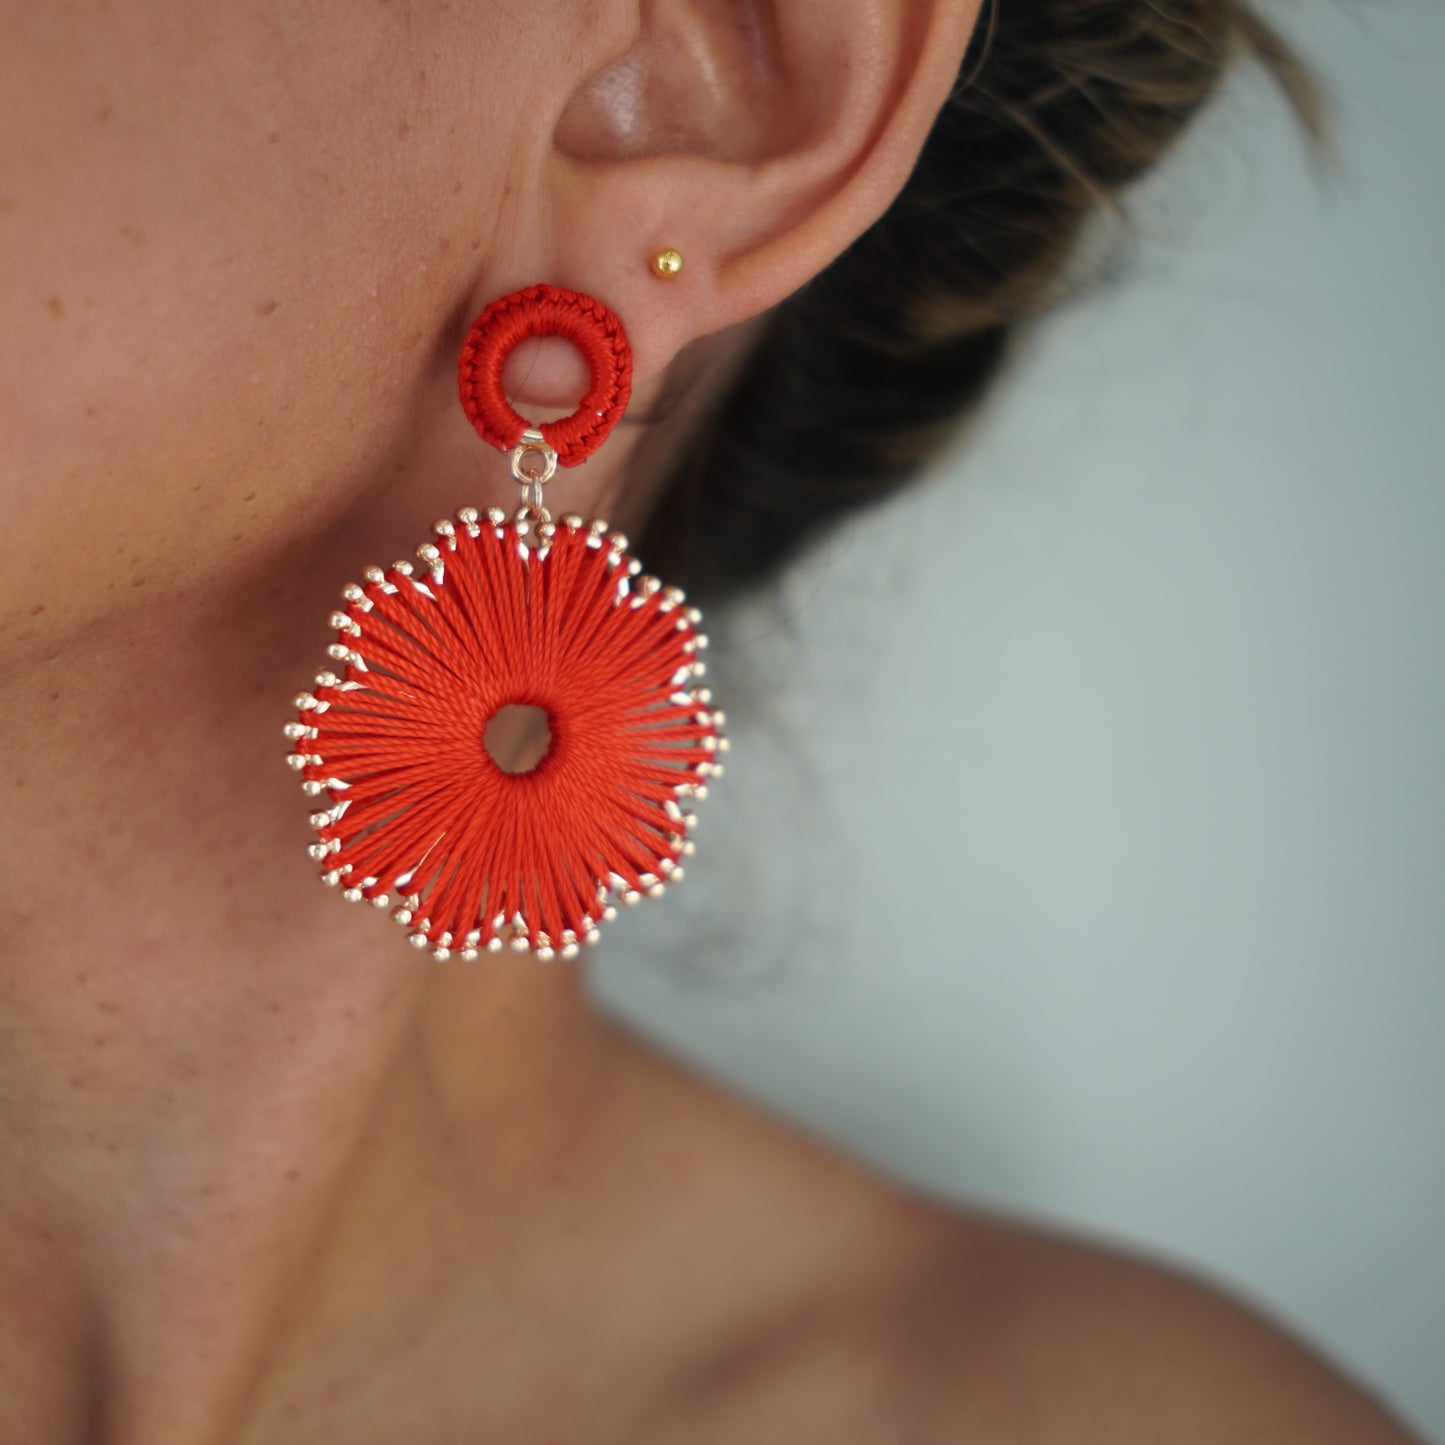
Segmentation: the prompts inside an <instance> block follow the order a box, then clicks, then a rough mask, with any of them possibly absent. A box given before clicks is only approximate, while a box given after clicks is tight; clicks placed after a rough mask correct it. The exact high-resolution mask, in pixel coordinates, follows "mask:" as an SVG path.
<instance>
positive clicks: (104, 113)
mask: <svg viewBox="0 0 1445 1445" xmlns="http://www.w3.org/2000/svg"><path fill="white" fill-rule="evenodd" d="M95 119H96V124H97V125H104V124H105V123H106V121H108V120H109V119H110V102H109V101H105V102H103V103H102V104H100V105H98V106H97V107H96V109H95Z"/></svg>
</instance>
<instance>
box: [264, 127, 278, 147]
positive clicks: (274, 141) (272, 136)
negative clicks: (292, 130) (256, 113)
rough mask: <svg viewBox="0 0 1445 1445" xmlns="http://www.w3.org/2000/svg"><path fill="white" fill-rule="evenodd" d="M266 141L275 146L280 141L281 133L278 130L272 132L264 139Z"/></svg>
mask: <svg viewBox="0 0 1445 1445" xmlns="http://www.w3.org/2000/svg"><path fill="white" fill-rule="evenodd" d="M266 139H267V140H268V141H270V142H271V144H272V145H276V144H278V143H279V142H280V140H281V132H280V131H279V130H273V131H272V132H271V134H270V135H268V136H267V137H266Z"/></svg>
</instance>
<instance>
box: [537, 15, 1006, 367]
mask: <svg viewBox="0 0 1445 1445" xmlns="http://www.w3.org/2000/svg"><path fill="white" fill-rule="evenodd" d="M633 3H634V5H635V8H634V9H633V11H632V13H631V15H630V17H629V21H630V22H631V23H629V25H628V26H627V27H626V28H627V30H628V32H629V33H630V40H629V42H628V43H626V44H625V45H624V46H623V47H621V48H619V49H617V50H616V51H615V53H613V54H611V55H606V56H599V57H595V63H594V64H592V65H591V66H590V68H586V71H585V77H584V78H583V79H581V80H580V81H579V82H578V83H577V84H576V86H575V88H573V89H572V91H571V93H570V94H569V95H567V96H566V97H565V98H564V99H563V103H562V108H561V110H560V113H559V117H558V120H557V124H556V127H555V131H554V134H553V139H552V148H551V152H550V154H549V155H548V157H547V165H546V168H545V172H546V173H545V177H544V180H543V187H542V189H543V193H544V194H543V197H542V201H543V207H544V209H545V210H546V211H547V212H549V214H546V215H545V217H544V218H543V219H544V223H545V228H544V230H543V232H542V234H544V235H545V236H546V237H547V240H546V243H545V246H544V247H540V248H538V249H539V250H545V251H546V252H547V253H549V254H548V255H546V256H545V258H543V257H539V258H538V259H539V260H545V263H546V264H547V265H548V266H549V270H548V272H547V279H552V280H555V281H557V282H559V283H560V284H563V285H568V286H573V287H576V288H578V289H580V290H584V291H590V292H592V294H594V295H597V296H599V297H600V298H602V299H603V300H605V301H607V303H608V304H609V305H611V306H612V307H613V308H614V309H615V310H617V311H618V312H619V314H620V315H621V316H622V318H623V321H624V324H625V325H626V326H627V328H628V333H629V335H630V337H631V339H632V341H633V349H634V353H635V357H636V364H637V376H638V379H639V380H640V381H645V380H646V379H647V378H648V377H649V376H650V375H652V374H655V373H656V372H658V371H660V370H661V369H662V368H663V367H664V366H666V365H667V364H668V363H669V362H670V361H671V360H672V358H673V356H675V355H676V354H677V352H678V351H679V350H680V349H681V348H682V347H683V346H685V345H686V344H687V343H688V342H689V341H692V340H693V339H695V338H696V337H699V336H704V335H708V334H710V333H712V332H715V331H718V330H721V329H722V328H724V327H726V326H729V325H731V324H733V323H736V322H738V321H742V320H744V319H746V318H748V317H750V316H755V315H757V314H758V313H760V312H762V311H764V310H766V309H767V308H769V307H770V306H773V305H775V304H777V303H778V302H779V301H781V300H782V299H783V298H784V297H786V296H788V295H789V294H790V293H791V292H793V291H795V290H796V289H797V288H798V287H800V286H801V285H802V284H803V283H804V282H806V281H807V280H808V279H809V278H810V277H812V276H814V275H816V274H817V273H818V272H819V271H820V270H822V269H823V268H824V267H825V266H826V265H827V264H828V263H829V262H830V261H831V260H832V259H833V258H834V257H835V256H837V255H838V254H839V253H840V252H841V251H843V250H844V249H845V248H846V247H847V246H848V245H849V244H850V243H851V242H852V241H853V240H854V239H856V238H857V237H858V236H859V235H860V234H861V233H862V232H863V231H864V230H866V229H867V228H868V226H869V225H871V224H872V222H873V221H874V220H876V219H877V218H878V217H879V216H880V215H881V214H882V213H883V212H884V211H885V210H886V209H887V208H888V206H889V204H890V203H891V202H892V200H893V198H894V197H895V196H896V195H897V194H898V192H899V191H900V190H901V189H902V187H903V185H904V183H905V181H906V180H907V179H908V175H909V173H910V171H911V170H912V168H913V165H914V163H915V161H916V160H917V158H918V154H919V152H920V150H921V149H922V147H923V143H924V141H925V139H926V138H927V136H928V132H929V130H930V128H931V126H932V124H933V121H934V118H935V117H936V116H937V114H938V111H939V109H940V108H941V107H942V105H943V103H944V101H945V100H946V99H947V97H948V95H949V92H950V90H951V88H952V87H953V85H954V83H955V79H956V77H957V75H958V71H959V67H960V65H961V63H962V59H963V55H964V51H965V49H966V48H967V45H968V41H969V37H970V35H971V34H972V31H973V26H974V23H975V21H976V19H977V15H978V10H979V6H980V3H981V0H641V3H640V4H637V3H636V0H633ZM608 30H609V33H611V34H612V35H614V36H615V35H617V33H618V31H617V30H616V29H612V28H611V27H608ZM602 33H603V31H602V30H601V28H600V27H599V29H598V30H596V31H594V34H595V35H598V36H601V35H602ZM573 59H574V60H575V57H573ZM665 248H671V249H675V250H676V251H678V252H679V253H680V254H681V256H682V258H683V266H682V270H681V272H680V273H679V274H678V275H676V276H675V277H671V278H668V279H659V278H658V277H657V276H656V275H655V274H654V273H653V271H652V269H651V262H652V259H653V258H654V257H655V256H656V254H657V253H658V252H659V251H661V250H663V249H665ZM534 254H535V253H534Z"/></svg>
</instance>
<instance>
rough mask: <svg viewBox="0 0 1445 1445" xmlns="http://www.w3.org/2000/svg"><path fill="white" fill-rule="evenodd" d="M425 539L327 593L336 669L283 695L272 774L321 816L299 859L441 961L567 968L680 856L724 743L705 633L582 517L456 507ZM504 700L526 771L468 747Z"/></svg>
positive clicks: (669, 593)
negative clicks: (286, 712)
mask: <svg viewBox="0 0 1445 1445" xmlns="http://www.w3.org/2000/svg"><path fill="white" fill-rule="evenodd" d="M435 532H436V540H435V542H434V543H429V544H427V545H425V546H423V547H421V548H419V549H418V555H419V557H420V558H421V561H420V563H419V565H416V566H412V565H411V564H409V563H405V562H400V563H397V564H395V565H394V566H392V567H390V568H388V569H386V570H385V571H383V570H381V569H379V568H371V569H369V570H368V571H367V572H366V574H365V580H364V581H363V582H362V583H360V584H357V585H353V586H350V587H348V588H346V589H345V593H344V597H345V602H346V606H345V610H344V611H338V612H336V613H334V614H333V616H332V623H333V625H334V626H335V627H336V629H337V641H336V642H335V643H334V644H333V645H332V647H331V648H330V654H331V656H332V657H333V658H334V659H335V662H336V665H337V666H338V669H339V671H327V672H322V673H320V674H319V675H318V677H317V680H316V688H315V691H314V692H310V693H303V694H302V695H301V696H300V697H299V698H298V699H297V708H298V713H297V720H296V721H295V722H293V723H291V724H289V725H288V726H287V729H286V731H287V734H288V736H290V737H291V738H292V739H293V747H294V748H295V752H293V753H292V755H291V757H290V758H289V759H288V761H289V762H290V764H291V766H292V767H294V768H296V769H297V770H298V771H299V772H300V773H301V774H302V776H303V778H304V782H303V784H302V786H303V788H304V789H305V791H306V792H307V793H308V794H309V795H311V796H313V797H315V798H317V800H318V806H319V811H317V812H315V813H313V814H312V816H311V823H312V825H313V827H315V829H316V832H317V838H318V841H317V842H316V843H314V844H312V845H311V848H310V850H309V851H310V853H311V856H312V857H313V858H314V859H316V860H317V862H319V863H320V864H321V867H322V877H323V879H324V880H325V881H326V882H327V883H329V884H332V885H333V886H335V887H337V888H339V889H340V890H341V892H342V896H343V897H345V898H346V899H348V900H349V901H351V902H361V901H363V900H365V901H367V902H369V903H371V904H373V905H374V906H375V907H377V908H391V910H392V917H393V918H395V919H396V920H397V922H398V923H400V924H402V925H403V926H404V927H405V928H406V930H407V933H408V937H409V939H410V941H411V943H412V944H413V945H415V946H416V947H417V948H429V949H430V950H431V951H432V952H433V954H434V955H435V956H436V957H438V958H446V957H449V956H450V955H451V954H453V953H456V954H459V955H460V956H461V957H463V958H474V957H476V955H477V952H478V951H479V950H481V949H490V950H492V951H496V950H498V949H500V948H502V947H503V946H504V944H508V945H510V946H511V947H513V948H517V949H533V950H535V951H536V953H537V955H538V957H540V958H551V957H553V956H554V955H560V956H562V957H568V958H570V957H572V956H573V955H574V954H575V953H576V952H577V950H578V946H579V945H580V944H582V943H590V942H593V941H594V940H595V939H596V937H597V926H598V924H599V923H601V922H602V921H603V920H605V919H609V918H611V917H612V916H614V912H615V910H614V907H613V903H612V901H611V900H612V899H613V898H620V899H621V900H622V901H623V902H624V903H633V902H636V901H637V899H638V898H639V897H641V896H642V895H643V894H649V895H653V896H655V895H657V894H658V893H660V892H661V891H662V889H663V887H664V885H665V884H666V883H668V882H670V881H673V880H676V879H679V878H681V876H682V868H681V866H680V860H681V859H682V857H683V856H684V855H685V854H688V853H691V851H692V843H691V840H690V839H689V837H688V833H689V831H690V829H691V827H692V825H693V823H694V821H695V819H694V815H693V814H692V813H691V812H690V811H687V805H688V804H689V803H690V802H691V801H692V800H693V799H694V798H700V797H705V796H706V793H707V781H706V780H707V779H708V778H709V777H711V776H715V775H717V774H720V773H721V772H722V764H721V763H720V762H719V761H718V760H717V754H718V753H719V752H722V751H726V748H727V741H726V739H725V738H723V737H722V736H721V735H720V733H719V731H718V729H719V725H720V724H721V723H722V722H723V715H722V713H720V712H718V711H716V710H715V709H712V708H711V707H710V703H711V694H710V693H709V692H708V691H707V689H706V688H704V687H700V686H698V685H697V684H696V679H697V678H699V677H700V676H701V675H702V674H703V672H704V665H703V663H702V661H701V660H700V659H699V658H698V656H697V653H698V651H699V650H700V649H702V648H704V647H705V646H706V645H707V638H706V637H704V636H702V635H701V634H700V633H699V632H698V630H697V627H698V623H699V622H700V621H701V618H700V615H699V613H698V612H697V610H696V609H695V608H692V607H688V606H686V605H685V598H684V597H683V594H682V592H681V590H680V589H678V588H675V587H664V586H663V585H662V584H661V583H660V582H659V581H658V580H657V579H656V578H655V577H648V576H643V575H639V573H640V564H639V563H638V562H637V561H635V560H634V559H632V558H630V557H629V556H628V552H627V539H626V538H625V537H622V536H620V535H617V534H609V533H608V531H607V524H606V523H605V522H603V521H600V520H594V521H590V522H585V523H584V522H583V521H582V519H581V518H580V517H576V516H567V517H563V518H561V519H560V521H558V522H556V523H552V522H544V523H542V524H541V525H536V524H535V522H534V521H529V520H528V519H527V518H526V517H525V515H523V514H519V515H518V517H517V518H516V519H508V518H507V517H506V515H505V514H504V513H502V512H500V511H498V510H495V509H493V510H491V511H489V512H486V513H483V514H480V515H479V514H478V513H477V512H476V511H475V510H474V509H472V508H464V509H463V510H462V511H460V512H458V513H457V515H456V519H455V521H444V522H438V523H437V525H436V528H435ZM342 664H344V668H342V667H341V665H342ZM509 705H517V706H525V707H534V708H539V709H541V710H542V711H543V712H545V714H546V718H547V727H548V730H549V732H550V734H551V739H550V743H549V746H548V748H547V751H546V753H545V755H544V756H543V757H542V758H541V760H540V762H538V763H537V765H536V766H535V767H534V768H532V770H531V771H529V772H519V773H511V772H506V771H504V770H503V769H502V768H501V767H500V766H499V765H498V764H497V763H496V762H495V761H494V760H493V758H492V755H491V753H490V752H489V751H488V749H487V746H486V743H485V741H484V739H485V736H486V731H487V726H488V723H489V722H490V721H491V720H492V718H493V717H495V716H496V714H497V713H498V711H499V710H500V709H502V708H504V707H507V706H509Z"/></svg>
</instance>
